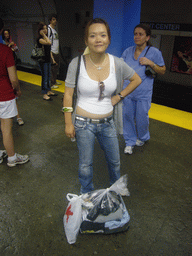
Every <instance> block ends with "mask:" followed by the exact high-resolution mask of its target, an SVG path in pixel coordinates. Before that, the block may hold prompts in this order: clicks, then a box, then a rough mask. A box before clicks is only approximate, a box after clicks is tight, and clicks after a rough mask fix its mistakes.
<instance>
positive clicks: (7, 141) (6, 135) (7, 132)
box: [1, 118, 15, 157]
mask: <svg viewBox="0 0 192 256" xmlns="http://www.w3.org/2000/svg"><path fill="white" fill-rule="evenodd" d="M12 125H13V119H12V118H8V119H1V131H2V134H3V145H4V147H5V149H6V151H7V155H8V156H9V157H10V156H14V155H15V150H14V141H13V132H12Z"/></svg>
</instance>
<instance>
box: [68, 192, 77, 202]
mask: <svg viewBox="0 0 192 256" xmlns="http://www.w3.org/2000/svg"><path fill="white" fill-rule="evenodd" d="M78 197H79V196H78V195H76V194H71V193H68V194H67V195H66V198H67V200H68V201H69V202H71V201H72V200H73V199H74V198H78Z"/></svg>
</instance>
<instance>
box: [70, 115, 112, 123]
mask: <svg viewBox="0 0 192 256" xmlns="http://www.w3.org/2000/svg"><path fill="white" fill-rule="evenodd" d="M112 118H113V116H112V115H111V116H108V117H104V118H101V119H97V118H87V117H82V116H78V115H76V117H75V119H77V120H81V121H84V122H87V123H92V124H103V123H106V122H109V121H110V120H111V119H112Z"/></svg>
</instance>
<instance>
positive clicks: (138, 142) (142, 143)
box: [135, 140, 145, 147]
mask: <svg viewBox="0 0 192 256" xmlns="http://www.w3.org/2000/svg"><path fill="white" fill-rule="evenodd" d="M144 144H145V142H144V141H141V140H137V141H136V144H135V145H136V146H138V147H141V146H143V145H144Z"/></svg>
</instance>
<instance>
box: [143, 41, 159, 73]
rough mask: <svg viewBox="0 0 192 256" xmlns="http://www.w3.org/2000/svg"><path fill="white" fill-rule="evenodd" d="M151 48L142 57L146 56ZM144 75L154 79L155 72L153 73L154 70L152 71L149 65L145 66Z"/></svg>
mask: <svg viewBox="0 0 192 256" xmlns="http://www.w3.org/2000/svg"><path fill="white" fill-rule="evenodd" d="M150 47H151V46H149V47H148V49H147V51H146V53H145V55H144V57H145V56H146V54H147V52H148V51H149V48H150ZM145 75H146V76H150V77H152V78H155V77H156V76H157V72H155V70H153V69H152V68H151V67H150V66H149V65H147V66H146V69H145Z"/></svg>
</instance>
